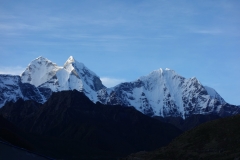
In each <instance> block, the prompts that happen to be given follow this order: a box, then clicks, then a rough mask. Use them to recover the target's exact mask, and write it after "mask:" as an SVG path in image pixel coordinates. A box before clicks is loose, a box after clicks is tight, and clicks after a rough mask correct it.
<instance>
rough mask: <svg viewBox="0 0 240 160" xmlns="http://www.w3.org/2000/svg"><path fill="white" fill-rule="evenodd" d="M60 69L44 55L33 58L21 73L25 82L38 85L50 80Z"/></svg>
mask: <svg viewBox="0 0 240 160" xmlns="http://www.w3.org/2000/svg"><path fill="white" fill-rule="evenodd" d="M59 69H60V67H58V66H57V65H56V64H55V63H53V62H51V61H50V60H48V59H46V58H44V57H38V58H36V59H35V60H33V61H32V62H31V63H30V64H29V65H28V67H27V68H26V70H25V71H24V72H23V73H22V75H21V80H22V82H23V83H30V84H32V85H35V86H36V87H38V86H39V85H41V84H43V83H45V82H47V81H48V80H50V79H51V78H52V77H53V76H54V75H55V74H56V72H57V71H58V70H59Z"/></svg>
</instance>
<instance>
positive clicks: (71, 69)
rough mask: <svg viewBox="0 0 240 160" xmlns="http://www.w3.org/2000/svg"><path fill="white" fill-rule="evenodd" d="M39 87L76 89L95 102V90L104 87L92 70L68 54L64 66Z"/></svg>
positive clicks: (55, 90)
mask: <svg viewBox="0 0 240 160" xmlns="http://www.w3.org/2000/svg"><path fill="white" fill-rule="evenodd" d="M39 88H50V89H51V90H52V91H53V92H58V91H63V90H74V89H76V90H78V91H80V92H84V93H85V95H86V96H87V97H88V98H89V99H91V100H92V101H93V102H96V101H97V91H98V90H100V89H103V88H106V87H105V86H104V85H103V84H102V82H101V80H100V78H99V77H98V76H97V75H96V74H95V73H94V72H92V71H91V70H89V69H88V68H87V67H86V66H85V65H84V64H83V63H80V62H77V61H76V60H75V59H74V58H73V57H72V56H70V57H69V58H68V60H67V61H66V63H65V64H64V66H63V67H61V68H59V69H58V70H57V71H56V73H55V75H53V76H52V78H51V79H49V80H48V81H46V82H45V83H43V84H41V85H40V86H39Z"/></svg>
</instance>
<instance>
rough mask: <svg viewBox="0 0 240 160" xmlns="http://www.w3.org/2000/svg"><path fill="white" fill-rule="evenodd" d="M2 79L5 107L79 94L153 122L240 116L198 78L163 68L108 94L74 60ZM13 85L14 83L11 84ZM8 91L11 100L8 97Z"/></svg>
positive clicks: (41, 63)
mask: <svg viewBox="0 0 240 160" xmlns="http://www.w3.org/2000/svg"><path fill="white" fill-rule="evenodd" d="M1 77H2V81H1V82H0V90H1V91H2V92H1V95H0V98H1V99H0V103H1V105H0V107H1V106H2V105H4V104H5V103H6V102H7V101H11V100H13V101H16V100H17V99H19V98H23V99H24V100H27V99H30V100H35V101H37V102H40V103H44V102H45V101H46V100H47V99H48V98H49V97H50V95H51V93H52V92H59V91H64V90H77V91H80V92H83V93H84V94H85V95H86V96H87V97H88V98H89V99H90V100H91V101H93V102H94V103H95V102H97V101H99V102H101V103H103V104H110V105H123V106H133V107H135V108H136V109H137V110H139V111H141V112H142V113H144V114H147V115H150V116H162V117H167V116H175V117H183V118H185V117H188V116H191V115H192V114H217V115H231V114H237V113H240V111H239V107H237V106H235V107H234V106H233V105H232V106H230V107H229V105H227V103H226V102H225V101H224V99H223V98H222V97H221V96H220V95H219V94H218V93H217V92H216V91H215V90H214V89H212V88H210V87H207V86H203V85H202V84H201V83H200V82H199V81H198V80H197V78H195V77H193V78H189V79H187V78H184V77H182V76H180V75H178V74H177V73H176V72H175V71H174V70H171V69H169V68H166V69H162V68H160V69H158V70H155V71H152V72H151V73H150V74H148V75H147V76H142V77H140V78H138V79H137V80H135V81H132V82H125V83H121V84H118V85H117V86H115V87H112V88H106V87H105V86H104V85H103V84H102V82H101V80H100V78H99V77H98V76H97V75H96V74H95V73H94V72H93V71H91V70H90V69H88V68H87V67H86V66H85V65H84V64H83V63H80V62H78V61H76V60H75V59H74V58H73V57H72V56H70V57H69V58H68V59H67V61H66V62H65V63H64V65H63V66H58V65H57V64H55V63H53V62H51V61H50V60H48V59H46V58H44V57H38V58H37V59H35V60H33V61H32V62H31V63H30V64H29V65H28V67H27V68H26V70H25V71H24V72H23V73H22V75H21V77H18V78H16V77H11V76H9V77H7V78H6V77H5V78H4V76H2V75H0V78H1ZM11 79H12V80H11ZM17 79H19V80H17ZM10 81H12V82H14V83H12V84H8V82H10ZM25 84H28V85H27V86H26V87H22V88H32V89H33V90H34V95H35V97H34V96H31V94H29V93H27V92H26V89H24V93H25V92H26V93H27V94H22V92H23V89H21V87H20V88H19V87H18V86H22V85H23V86H24V85H25ZM31 85H32V86H31ZM9 86H10V87H9ZM30 86H31V87H30ZM6 88H8V91H7V93H8V94H6V93H5V92H4V91H5V90H6ZM236 107H237V108H236Z"/></svg>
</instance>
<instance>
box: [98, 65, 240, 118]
mask: <svg viewBox="0 0 240 160" xmlns="http://www.w3.org/2000/svg"><path fill="white" fill-rule="evenodd" d="M206 88H207V87H204V86H203V85H202V84H201V83H200V82H199V81H198V80H197V79H196V78H195V77H194V78H190V79H186V78H184V77H182V76H180V75H178V74H177V73H175V71H173V70H170V69H168V68H167V69H161V68H160V69H159V70H156V71H153V72H151V73H150V74H149V75H147V76H143V77H140V78H139V79H138V80H136V81H133V82H126V83H121V84H119V85H117V86H116V87H113V88H110V89H103V90H101V91H99V92H98V98H99V101H100V102H102V103H104V104H113V105H117V104H120V105H124V106H134V107H135V108H136V109H137V110H139V111H141V112H142V113H144V114H147V115H150V116H162V117H168V116H174V117H183V118H185V117H188V116H190V115H192V114H222V113H223V112H224V114H225V111H226V110H223V109H222V108H223V106H226V102H225V101H224V100H223V98H221V96H220V95H219V94H218V93H217V92H216V91H215V90H213V89H210V88H207V89H206ZM230 112H231V111H229V113H230ZM233 112H234V113H237V112H239V109H238V108H235V109H234V111H233ZM222 115H223V114H222Z"/></svg>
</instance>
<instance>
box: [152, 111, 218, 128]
mask: <svg viewBox="0 0 240 160" xmlns="http://www.w3.org/2000/svg"><path fill="white" fill-rule="evenodd" d="M153 118H155V119H158V120H160V121H161V122H165V123H170V124H173V125H174V126H176V127H177V128H179V129H181V130H182V131H187V130H190V129H192V128H194V127H197V126H198V125H200V124H202V123H205V122H208V121H212V120H215V119H219V118H221V117H219V116H218V115H213V114H209V115H201V114H196V115H195V114H194V115H191V116H190V117H187V118H186V119H183V118H181V117H157V116H156V117H153Z"/></svg>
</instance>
